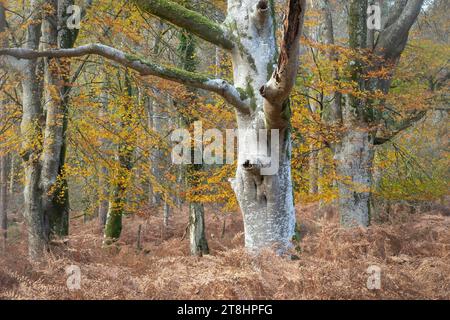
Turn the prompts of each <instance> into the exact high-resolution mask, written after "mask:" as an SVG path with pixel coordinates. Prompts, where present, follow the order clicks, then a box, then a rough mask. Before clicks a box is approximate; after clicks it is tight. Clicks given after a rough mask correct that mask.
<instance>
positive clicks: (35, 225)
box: [20, 1, 48, 260]
mask: <svg viewBox="0 0 450 320" xmlns="http://www.w3.org/2000/svg"><path fill="white" fill-rule="evenodd" d="M29 13H30V21H31V23H30V24H29V25H28V27H27V35H26V45H25V47H26V48H28V49H33V50H37V49H38V48H39V43H40V37H41V22H40V18H39V15H40V1H31V4H30V10H29ZM22 73H23V75H22V77H23V79H22V89H23V96H22V105H23V106H22V108H23V116H22V123H21V133H22V139H23V140H22V141H23V142H22V149H21V152H20V153H21V156H22V158H23V161H24V178H25V182H24V184H25V188H24V217H25V219H26V222H27V228H28V251H29V256H30V258H31V260H39V259H40V258H41V257H42V254H43V251H44V249H45V248H46V247H47V243H48V239H47V238H46V237H45V233H44V230H45V228H44V214H43V208H42V193H43V192H42V188H41V184H40V181H41V163H40V157H41V154H42V135H43V133H42V126H41V118H42V107H41V96H42V82H41V80H40V79H42V63H41V61H40V60H39V59H32V60H27V61H25V62H24V69H23V72H22Z"/></svg>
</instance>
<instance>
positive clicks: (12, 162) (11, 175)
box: [8, 153, 16, 196]
mask: <svg viewBox="0 0 450 320" xmlns="http://www.w3.org/2000/svg"><path fill="white" fill-rule="evenodd" d="M9 156H10V160H9V164H10V170H9V182H8V184H9V187H8V195H9V196H12V195H13V194H14V192H15V182H16V157H15V154H14V153H10V155H9Z"/></svg>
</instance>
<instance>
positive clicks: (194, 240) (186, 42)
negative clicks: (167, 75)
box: [178, 33, 209, 256]
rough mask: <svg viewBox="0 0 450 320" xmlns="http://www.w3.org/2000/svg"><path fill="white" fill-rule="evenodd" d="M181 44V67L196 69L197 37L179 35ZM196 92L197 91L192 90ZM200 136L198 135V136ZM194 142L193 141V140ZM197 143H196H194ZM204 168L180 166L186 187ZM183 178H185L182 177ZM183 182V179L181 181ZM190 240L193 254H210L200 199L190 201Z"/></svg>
mask: <svg viewBox="0 0 450 320" xmlns="http://www.w3.org/2000/svg"><path fill="white" fill-rule="evenodd" d="M179 39H180V45H179V48H178V52H179V53H180V56H181V57H182V60H181V61H180V65H181V68H182V69H183V70H187V71H191V72H193V71H195V70H196V65H197V61H196V60H195V51H196V45H195V39H194V36H193V35H191V34H185V33H182V34H181V35H180V37H179ZM192 93H193V94H195V91H192ZM195 103H196V99H195V97H192V99H191V101H188V104H191V105H194V104H195ZM196 120H197V119H196V118H194V117H192V116H190V115H188V116H187V117H184V119H182V122H183V125H184V126H187V127H189V126H190V125H191V124H192V123H193V122H195V121H196ZM196 138H198V137H196ZM191 144H192V142H191ZM194 145H195V143H194ZM194 158H195V148H194V149H192V151H191V160H194ZM201 170H203V165H202V164H190V165H187V166H180V173H181V174H180V176H186V182H187V183H186V185H185V187H186V188H191V189H195V188H196V187H198V185H199V184H198V181H197V178H196V174H197V173H198V172H200V171H201ZM181 180H183V179H181ZM180 182H182V181H180ZM189 242H190V249H191V255H193V256H202V255H204V254H209V248H208V242H207V240H206V235H205V210H204V207H203V203H201V202H198V201H190V203H189Z"/></svg>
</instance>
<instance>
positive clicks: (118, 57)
mask: <svg viewBox="0 0 450 320" xmlns="http://www.w3.org/2000/svg"><path fill="white" fill-rule="evenodd" d="M89 54H93V55H99V56H102V57H105V58H107V59H109V60H111V61H114V62H117V63H119V64H121V65H123V66H125V67H128V68H130V69H133V70H136V71H138V72H139V73H140V74H141V75H143V76H149V75H152V76H157V77H160V78H163V79H166V80H170V81H175V82H178V83H181V84H185V85H187V86H190V87H194V88H199V89H204V90H208V91H211V92H214V93H217V94H219V95H221V96H222V97H223V98H224V99H225V100H226V101H227V102H228V103H230V104H232V105H233V106H234V107H236V108H237V109H239V110H240V111H242V112H245V113H247V112H248V109H249V102H248V101H245V100H243V99H241V95H240V93H239V91H238V90H237V89H236V88H235V87H234V86H232V85H231V84H229V83H228V82H227V81H225V80H222V79H212V78H209V77H208V76H206V75H203V74H200V73H194V72H188V71H184V70H180V69H177V68H174V67H169V66H162V65H158V64H155V63H152V62H148V61H145V60H144V59H141V58H139V57H137V56H134V55H130V54H126V53H124V52H122V51H120V50H117V49H115V48H112V47H109V46H106V45H102V44H88V45H84V46H80V47H77V48H71V49H54V50H47V51H36V50H30V49H24V48H6V49H0V56H1V55H8V56H12V57H15V58H17V59H37V58H41V57H50V58H63V57H67V58H70V57H81V56H85V55H89Z"/></svg>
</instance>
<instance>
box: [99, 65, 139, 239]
mask: <svg viewBox="0 0 450 320" xmlns="http://www.w3.org/2000/svg"><path fill="white" fill-rule="evenodd" d="M125 87H126V89H127V95H128V97H129V103H127V104H126V105H124V107H123V114H122V115H121V120H120V123H119V126H120V128H121V130H120V132H121V133H125V134H124V135H123V136H121V140H120V143H119V144H118V145H117V159H118V167H117V168H115V172H113V177H112V178H111V179H112V182H111V191H110V199H109V207H108V215H107V218H106V225H105V231H104V244H105V245H110V244H112V243H114V242H115V241H117V240H118V239H119V238H120V234H121V232H122V218H123V215H124V214H125V213H126V212H125V207H126V202H127V190H128V185H129V183H130V179H131V170H132V169H133V154H134V148H135V146H134V140H133V139H132V137H133V127H134V124H133V106H132V103H131V102H132V101H133V100H132V97H133V89H132V86H131V81H130V77H129V75H128V71H126V73H125Z"/></svg>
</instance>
